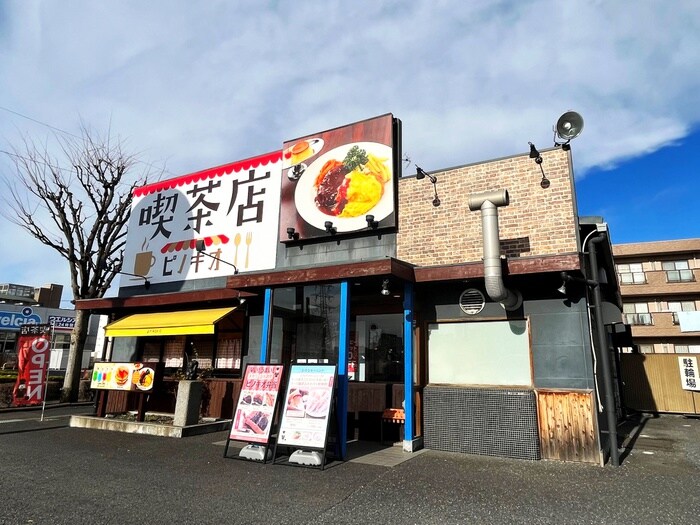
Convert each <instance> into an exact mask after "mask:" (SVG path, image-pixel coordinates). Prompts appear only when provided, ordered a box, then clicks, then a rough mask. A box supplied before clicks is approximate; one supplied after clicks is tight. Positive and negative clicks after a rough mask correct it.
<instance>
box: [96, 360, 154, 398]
mask: <svg viewBox="0 0 700 525" xmlns="http://www.w3.org/2000/svg"><path fill="white" fill-rule="evenodd" d="M155 379H156V371H155V370H154V369H153V368H151V367H149V366H147V365H145V364H143V363H95V368H93V370H92V381H91V382H90V388H94V389H96V390H128V391H134V392H148V391H149V390H151V389H153V383H154V381H155Z"/></svg>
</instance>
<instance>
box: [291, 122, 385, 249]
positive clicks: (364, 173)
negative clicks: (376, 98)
mask: <svg viewBox="0 0 700 525" xmlns="http://www.w3.org/2000/svg"><path fill="white" fill-rule="evenodd" d="M394 128H395V119H393V117H392V116H391V115H383V116H381V117H377V118H374V119H369V120H365V121H362V122H357V123H355V124H351V125H349V126H344V127H340V128H336V129H332V130H329V131H325V132H321V133H317V134H314V135H310V136H308V137H301V138H298V139H294V140H292V141H288V142H286V143H285V144H284V148H283V151H282V171H283V176H282V197H281V213H280V241H282V242H289V241H297V240H303V239H309V238H315V237H327V236H328V235H329V234H330V235H335V234H337V233H350V232H358V231H363V230H366V229H367V228H368V225H369V224H373V225H374V226H372V228H375V227H376V228H379V227H381V228H385V227H393V226H395V225H396V215H395V200H396V184H397V178H398V174H397V173H395V171H396V170H395V166H397V165H398V163H397V162H396V158H395V156H396V155H397V153H396V150H395V145H394V138H393V137H394V136H395V134H394Z"/></svg>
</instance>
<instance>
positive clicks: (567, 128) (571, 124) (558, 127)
mask: <svg viewBox="0 0 700 525" xmlns="http://www.w3.org/2000/svg"><path fill="white" fill-rule="evenodd" d="M552 131H554V146H555V147H557V146H561V149H563V150H564V151H569V150H570V149H571V145H570V144H569V142H571V140H572V139H575V138H576V137H578V136H579V135H580V134H581V132H582V131H583V117H582V116H581V115H579V114H578V113H576V112H575V111H567V112H566V113H564V114H563V115H562V116H561V117H559V120H557V123H556V124H555V125H554V126H552ZM557 137H559V138H560V139H561V140H563V141H564V142H559V141H558V140H557Z"/></svg>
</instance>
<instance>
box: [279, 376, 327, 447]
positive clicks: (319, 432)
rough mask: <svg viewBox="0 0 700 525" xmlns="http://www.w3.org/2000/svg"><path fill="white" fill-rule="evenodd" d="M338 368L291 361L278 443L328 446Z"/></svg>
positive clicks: (295, 445) (298, 445)
mask: <svg viewBox="0 0 700 525" xmlns="http://www.w3.org/2000/svg"><path fill="white" fill-rule="evenodd" d="M335 368H336V367H335V365H292V369H291V372H290V374H289V382H288V384H287V393H286V396H285V400H284V411H283V413H282V421H281V423H280V429H279V438H278V441H277V442H278V444H280V445H289V446H293V447H298V448H310V449H314V448H317V449H323V448H325V444H326V436H327V435H328V423H329V416H330V411H331V405H332V402H333V389H334V386H335V375H336V374H335V372H336V370H335Z"/></svg>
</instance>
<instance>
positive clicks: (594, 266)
mask: <svg viewBox="0 0 700 525" xmlns="http://www.w3.org/2000/svg"><path fill="white" fill-rule="evenodd" d="M606 238H607V237H606V235H605V233H601V234H600V235H597V236H595V237H591V239H589V241H588V245H589V248H588V261H589V263H590V274H591V275H590V277H591V281H594V282H595V283H596V284H595V286H592V287H591V288H592V293H593V308H594V309H595V312H594V313H595V315H594V317H595V323H596V332H597V334H596V335H597V336H598V350H599V351H598V359H599V360H600V363H601V368H602V370H603V385H604V390H605V392H604V399H605V403H604V408H605V412H606V416H607V421H608V436H609V439H610V461H611V463H612V464H613V466H615V467H619V466H620V452H619V450H618V448H617V411H616V410H615V394H614V390H613V388H614V387H613V380H612V373H611V367H610V351H609V348H608V341H607V337H606V333H605V324H604V323H603V307H602V300H601V294H600V281H599V280H598V256H597V254H596V249H595V245H596V244H598V243H600V242H603V241H604V240H605V239H606Z"/></svg>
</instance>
